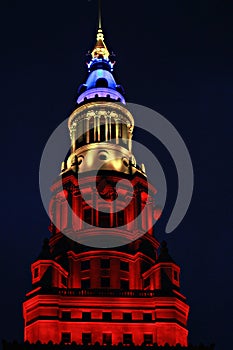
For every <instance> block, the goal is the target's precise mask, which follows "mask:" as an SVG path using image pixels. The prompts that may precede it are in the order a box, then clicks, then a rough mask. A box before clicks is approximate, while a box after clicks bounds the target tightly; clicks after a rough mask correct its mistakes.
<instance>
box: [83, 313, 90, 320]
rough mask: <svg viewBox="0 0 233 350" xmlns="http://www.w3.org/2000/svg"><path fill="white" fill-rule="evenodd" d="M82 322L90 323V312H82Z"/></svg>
mask: <svg viewBox="0 0 233 350" xmlns="http://www.w3.org/2000/svg"><path fill="white" fill-rule="evenodd" d="M82 320H83V321H90V320H91V312H83V313H82Z"/></svg>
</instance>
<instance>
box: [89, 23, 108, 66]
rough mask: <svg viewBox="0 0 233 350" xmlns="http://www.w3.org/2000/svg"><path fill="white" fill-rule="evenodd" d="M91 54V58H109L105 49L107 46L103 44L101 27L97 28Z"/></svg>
mask: <svg viewBox="0 0 233 350" xmlns="http://www.w3.org/2000/svg"><path fill="white" fill-rule="evenodd" d="M91 55H92V58H104V59H105V60H108V58H109V55H110V54H109V51H108V49H107V46H106V45H105V42H104V34H103V30H102V29H101V28H99V29H98V33H97V38H96V45H95V47H94V50H93V51H92V53H91Z"/></svg>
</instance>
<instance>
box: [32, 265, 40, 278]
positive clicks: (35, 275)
mask: <svg viewBox="0 0 233 350" xmlns="http://www.w3.org/2000/svg"><path fill="white" fill-rule="evenodd" d="M33 277H34V278H37V277H39V269H38V267H36V268H35V270H34V274H33Z"/></svg>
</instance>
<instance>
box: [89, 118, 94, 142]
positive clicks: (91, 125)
mask: <svg viewBox="0 0 233 350" xmlns="http://www.w3.org/2000/svg"><path fill="white" fill-rule="evenodd" d="M89 128H90V143H92V142H94V118H93V117H92V118H90V120H89Z"/></svg>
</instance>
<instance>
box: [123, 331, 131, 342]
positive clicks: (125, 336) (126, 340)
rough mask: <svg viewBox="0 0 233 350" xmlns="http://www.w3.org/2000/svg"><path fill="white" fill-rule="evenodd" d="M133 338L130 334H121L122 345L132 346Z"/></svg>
mask: <svg viewBox="0 0 233 350" xmlns="http://www.w3.org/2000/svg"><path fill="white" fill-rule="evenodd" d="M132 342H133V337H132V334H131V333H125V334H123V344H132Z"/></svg>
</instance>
